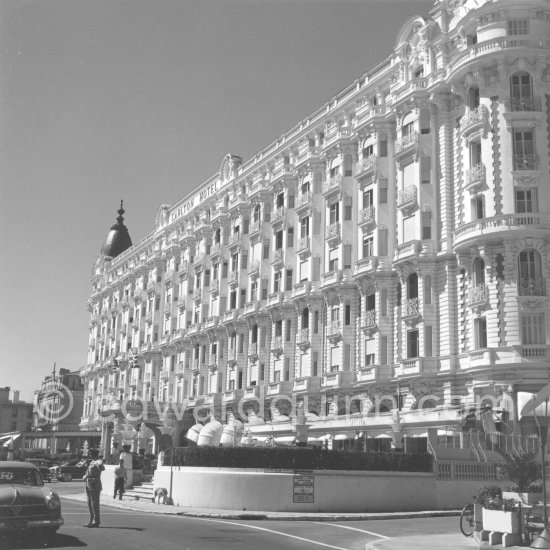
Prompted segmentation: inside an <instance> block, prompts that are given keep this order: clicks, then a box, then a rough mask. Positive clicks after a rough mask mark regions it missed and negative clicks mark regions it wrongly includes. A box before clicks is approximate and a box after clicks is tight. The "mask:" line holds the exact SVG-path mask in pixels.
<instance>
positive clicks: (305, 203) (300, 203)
mask: <svg viewBox="0 0 550 550" xmlns="http://www.w3.org/2000/svg"><path fill="white" fill-rule="evenodd" d="M312 206H313V194H312V193H311V191H308V192H307V193H301V194H300V195H298V196H297V197H296V202H295V204H294V210H295V212H296V214H298V215H300V216H302V215H305V214H307V213H309V212H311V208H312Z"/></svg>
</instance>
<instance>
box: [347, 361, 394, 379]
mask: <svg viewBox="0 0 550 550" xmlns="http://www.w3.org/2000/svg"><path fill="white" fill-rule="evenodd" d="M392 377H393V366H392V365H365V366H363V367H361V368H360V369H359V371H358V372H357V377H356V384H360V383H361V382H374V381H387V380H391V378H392Z"/></svg>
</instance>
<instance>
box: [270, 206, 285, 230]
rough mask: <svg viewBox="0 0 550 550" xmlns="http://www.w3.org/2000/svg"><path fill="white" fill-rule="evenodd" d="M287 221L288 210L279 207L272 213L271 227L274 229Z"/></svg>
mask: <svg viewBox="0 0 550 550" xmlns="http://www.w3.org/2000/svg"><path fill="white" fill-rule="evenodd" d="M285 219H286V208H285V207H284V206H279V208H274V209H273V212H272V213H271V225H272V226H273V227H275V226H278V225H282V224H283V222H284V221H285Z"/></svg>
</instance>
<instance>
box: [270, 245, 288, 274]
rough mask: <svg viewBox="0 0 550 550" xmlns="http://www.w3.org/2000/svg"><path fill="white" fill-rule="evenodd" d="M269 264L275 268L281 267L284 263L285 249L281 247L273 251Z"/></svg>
mask: <svg viewBox="0 0 550 550" xmlns="http://www.w3.org/2000/svg"><path fill="white" fill-rule="evenodd" d="M271 264H272V265H273V267H274V268H275V269H276V270H277V269H281V268H282V267H284V264H285V251H284V250H283V249H282V248H279V249H277V250H274V251H273V258H271Z"/></svg>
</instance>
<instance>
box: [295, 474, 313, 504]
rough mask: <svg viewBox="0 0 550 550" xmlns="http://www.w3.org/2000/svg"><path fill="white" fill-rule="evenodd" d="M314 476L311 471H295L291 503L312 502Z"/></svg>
mask: <svg viewBox="0 0 550 550" xmlns="http://www.w3.org/2000/svg"><path fill="white" fill-rule="evenodd" d="M314 479H315V478H314V475H313V470H295V471H294V479H293V484H292V487H293V498H292V501H293V502H298V503H303V504H306V503H311V502H314Z"/></svg>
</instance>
